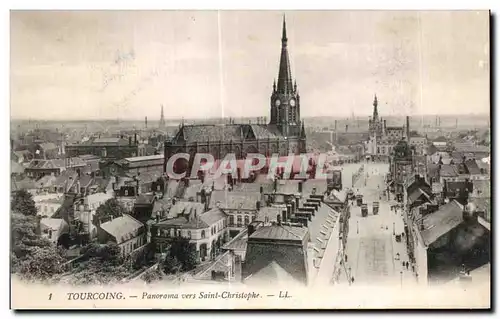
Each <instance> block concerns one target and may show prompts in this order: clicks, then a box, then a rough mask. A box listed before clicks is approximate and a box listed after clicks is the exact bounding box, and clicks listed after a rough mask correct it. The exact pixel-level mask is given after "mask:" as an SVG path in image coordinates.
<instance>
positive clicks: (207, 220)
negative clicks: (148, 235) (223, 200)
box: [157, 204, 227, 229]
mask: <svg viewBox="0 0 500 319" xmlns="http://www.w3.org/2000/svg"><path fill="white" fill-rule="evenodd" d="M176 205H177V204H176ZM197 212H198V211H197ZM226 217H227V216H226V214H225V213H224V212H223V211H222V210H220V209H218V208H213V209H211V210H209V211H208V212H205V213H201V214H195V211H194V210H193V211H190V212H188V213H185V214H183V215H178V217H176V218H172V219H166V220H163V221H161V222H159V223H158V224H157V226H159V227H161V226H167V227H168V226H175V227H179V228H182V229H203V228H209V227H210V226H211V225H213V224H215V223H216V222H217V221H219V220H221V219H224V218H226Z"/></svg>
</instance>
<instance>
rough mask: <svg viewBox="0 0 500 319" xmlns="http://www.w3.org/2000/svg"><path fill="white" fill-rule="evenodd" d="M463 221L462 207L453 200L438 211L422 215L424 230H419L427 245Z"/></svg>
mask: <svg viewBox="0 0 500 319" xmlns="http://www.w3.org/2000/svg"><path fill="white" fill-rule="evenodd" d="M462 222H463V207H462V205H460V204H459V203H458V202H457V201H455V200H453V201H451V202H449V203H448V204H445V205H443V206H441V207H440V208H439V210H438V211H436V212H434V213H431V214H428V215H425V216H424V217H423V223H424V230H423V231H420V234H421V235H422V239H423V240H424V244H425V245H426V246H429V245H430V244H432V243H433V242H435V241H436V240H438V239H439V238H440V237H441V236H443V235H445V234H446V233H448V232H449V231H450V230H452V229H454V228H455V227H457V226H458V225H460V224H461V223H462Z"/></svg>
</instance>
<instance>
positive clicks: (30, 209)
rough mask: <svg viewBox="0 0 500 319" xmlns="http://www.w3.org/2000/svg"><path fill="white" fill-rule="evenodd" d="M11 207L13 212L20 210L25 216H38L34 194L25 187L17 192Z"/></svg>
mask: <svg viewBox="0 0 500 319" xmlns="http://www.w3.org/2000/svg"><path fill="white" fill-rule="evenodd" d="M10 207H11V211H12V212H18V213H21V214H23V215H25V216H36V214H37V209H36V207H35V201H34V200H33V195H31V194H30V193H28V192H27V191H26V190H24V189H22V190H19V191H17V192H15V194H14V198H12V201H11V203H10Z"/></svg>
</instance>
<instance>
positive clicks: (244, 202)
mask: <svg viewBox="0 0 500 319" xmlns="http://www.w3.org/2000/svg"><path fill="white" fill-rule="evenodd" d="M261 189H262V188H261ZM262 198H263V193H260V192H240V191H228V190H221V191H218V190H215V191H213V192H211V194H210V204H209V207H210V208H214V207H218V208H220V209H222V210H223V211H224V212H225V213H226V214H227V215H228V216H229V217H228V227H229V232H230V235H231V237H234V236H236V234H238V233H239V232H240V231H241V230H243V229H244V228H245V227H246V226H248V224H250V223H251V222H252V221H254V220H255V219H256V218H257V214H258V211H259V210H260V208H261V207H262V206H264V205H263V203H262Z"/></svg>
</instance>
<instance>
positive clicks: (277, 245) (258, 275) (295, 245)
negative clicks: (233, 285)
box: [242, 221, 309, 286]
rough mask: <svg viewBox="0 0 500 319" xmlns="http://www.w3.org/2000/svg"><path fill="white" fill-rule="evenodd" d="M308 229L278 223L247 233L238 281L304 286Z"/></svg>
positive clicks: (306, 267)
mask: <svg viewBox="0 0 500 319" xmlns="http://www.w3.org/2000/svg"><path fill="white" fill-rule="evenodd" d="M308 241H309V230H308V228H307V227H303V226H292V225H290V224H282V223H281V222H280V221H279V222H278V223H276V224H274V225H269V226H260V227H257V228H256V229H250V231H249V233H248V243H247V251H246V255H245V263H244V264H243V267H242V278H243V283H244V284H245V285H257V286H259V285H266V286H269V285H276V284H286V285H294V284H298V285H308V280H309V278H308V271H309V269H308V256H307V243H308Z"/></svg>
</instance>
